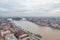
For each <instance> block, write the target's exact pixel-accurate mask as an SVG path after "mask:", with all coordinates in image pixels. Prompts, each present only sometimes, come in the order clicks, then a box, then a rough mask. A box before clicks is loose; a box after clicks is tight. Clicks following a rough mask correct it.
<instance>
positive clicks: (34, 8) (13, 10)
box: [0, 0, 60, 17]
mask: <svg viewBox="0 0 60 40" xmlns="http://www.w3.org/2000/svg"><path fill="white" fill-rule="evenodd" d="M0 16H18V17H20V16H35V17H60V0H0Z"/></svg>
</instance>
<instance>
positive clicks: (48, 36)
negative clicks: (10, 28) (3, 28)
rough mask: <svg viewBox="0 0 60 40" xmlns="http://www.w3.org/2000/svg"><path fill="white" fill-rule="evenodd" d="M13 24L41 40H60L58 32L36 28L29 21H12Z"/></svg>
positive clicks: (47, 28) (45, 28)
mask: <svg viewBox="0 0 60 40" xmlns="http://www.w3.org/2000/svg"><path fill="white" fill-rule="evenodd" d="M14 23H15V24H16V25H17V26H21V28H23V29H25V30H28V31H30V32H32V33H37V34H39V35H41V36H42V38H41V40H60V30H57V29H53V28H50V27H43V26H38V25H36V24H34V23H32V22H29V21H14Z"/></svg>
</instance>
